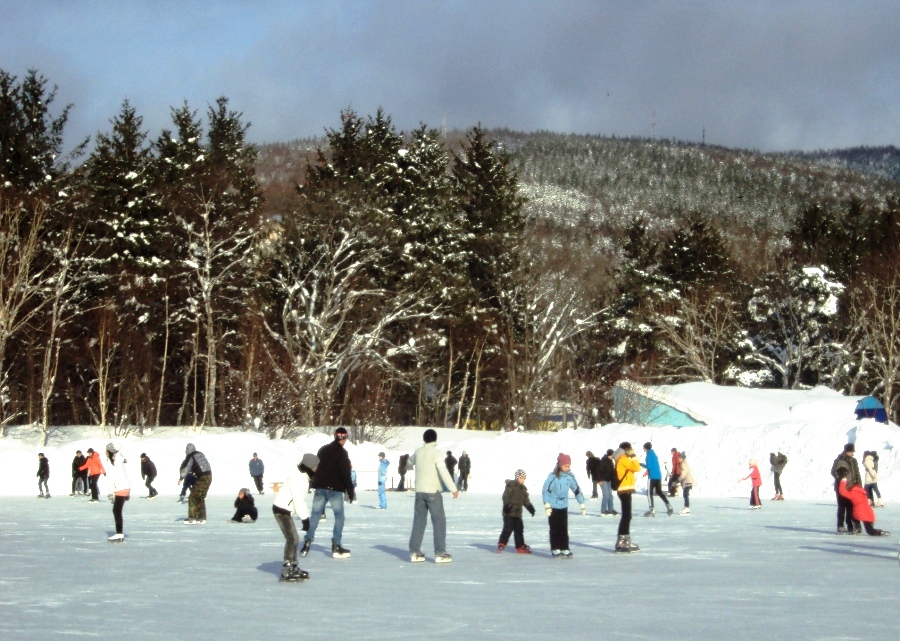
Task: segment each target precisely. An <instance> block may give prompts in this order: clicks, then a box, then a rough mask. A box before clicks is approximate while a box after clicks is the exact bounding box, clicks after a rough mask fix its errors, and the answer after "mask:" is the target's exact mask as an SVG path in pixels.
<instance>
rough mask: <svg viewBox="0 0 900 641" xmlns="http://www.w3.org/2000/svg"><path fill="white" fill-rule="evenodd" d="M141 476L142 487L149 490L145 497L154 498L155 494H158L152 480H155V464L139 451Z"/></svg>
mask: <svg viewBox="0 0 900 641" xmlns="http://www.w3.org/2000/svg"><path fill="white" fill-rule="evenodd" d="M141 478H142V479H144V487H146V488H147V492H149V494H148V495H147V498H148V499H154V498H156V495H157V494H159V492H157V491H156V488H155V487H153V481H154V480H156V464H155V463H154V462H153V461H151V460H150V457H149V456H147V454H146V453H144V452H141Z"/></svg>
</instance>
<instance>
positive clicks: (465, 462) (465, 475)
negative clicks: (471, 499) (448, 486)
mask: <svg viewBox="0 0 900 641" xmlns="http://www.w3.org/2000/svg"><path fill="white" fill-rule="evenodd" d="M471 473H472V459H470V458H469V455H468V454H466V451H465V450H463V453H462V454H461V455H460V457H459V483H458V484H457V487H459V491H460V492H468V491H469V474H471Z"/></svg>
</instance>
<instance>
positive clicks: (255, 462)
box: [250, 452, 266, 494]
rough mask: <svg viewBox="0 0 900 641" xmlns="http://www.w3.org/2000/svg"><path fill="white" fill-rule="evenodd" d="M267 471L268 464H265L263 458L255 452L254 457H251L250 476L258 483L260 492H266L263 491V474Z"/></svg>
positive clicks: (257, 489) (257, 488)
mask: <svg viewBox="0 0 900 641" xmlns="http://www.w3.org/2000/svg"><path fill="white" fill-rule="evenodd" d="M265 471H266V466H265V465H264V464H263V462H262V459H261V458H259V456H258V455H257V454H256V452H253V458H251V459H250V476H251V477H252V478H253V482H254V483H255V484H256V491H257V492H259V493H260V494H265V492H264V491H263V474H264V473H265Z"/></svg>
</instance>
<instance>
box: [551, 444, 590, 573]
mask: <svg viewBox="0 0 900 641" xmlns="http://www.w3.org/2000/svg"><path fill="white" fill-rule="evenodd" d="M571 470H572V457H571V456H569V455H568V454H563V453H561V452H560V455H559V456H558V457H557V458H556V467H555V468H554V470H553V471H552V472H551V473H550V476H548V477H547V480H546V481H544V488H543V492H542V493H541V495H542V498H543V499H544V509H545V510H546V512H547V519H548V521H549V523H550V550H551V553H552V554H553V558H554V559H571V558H572V552H571V551H570V550H569V490H572V493H573V494H574V495H575V499H576V500H577V501H578V503H579V504H580V505H581V514H582V515H584V514H585V505H584V494H582V492H581V488H580V487H578V481H576V480H575V476H574V475H573V474H572V472H571Z"/></svg>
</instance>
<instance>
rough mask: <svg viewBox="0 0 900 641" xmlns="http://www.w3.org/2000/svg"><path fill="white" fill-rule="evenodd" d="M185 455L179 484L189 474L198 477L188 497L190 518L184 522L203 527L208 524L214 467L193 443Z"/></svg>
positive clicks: (185, 450)
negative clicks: (207, 502) (207, 511)
mask: <svg viewBox="0 0 900 641" xmlns="http://www.w3.org/2000/svg"><path fill="white" fill-rule="evenodd" d="M184 454H185V456H184V460H183V461H182V462H181V467H180V468H179V478H178V482H179V483H181V482H183V481H184V480H185V478H186V477H187V475H188V474H193V475H194V476H195V477H196V480H195V481H194V485H193V487H192V488H191V495H190V496H189V497H188V517H187V518H186V519H185V520H184V522H185V523H186V524H187V525H202V524H204V523H206V493H207V492H209V486H210V485H211V484H212V467H211V466H210V464H209V461H208V460H206V456H204V455H203V452H200V451H199V450H198V449H197V448H196V447H194V444H193V443H188V444H187V446H186V447H185V448H184Z"/></svg>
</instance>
